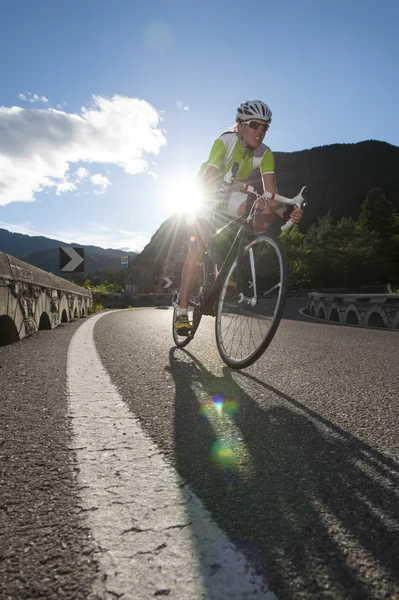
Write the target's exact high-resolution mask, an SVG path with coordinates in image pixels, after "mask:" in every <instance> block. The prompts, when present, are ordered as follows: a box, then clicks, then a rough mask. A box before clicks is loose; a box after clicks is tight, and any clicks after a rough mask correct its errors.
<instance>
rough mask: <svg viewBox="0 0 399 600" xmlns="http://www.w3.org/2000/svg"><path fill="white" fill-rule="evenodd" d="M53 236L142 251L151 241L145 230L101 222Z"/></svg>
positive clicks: (91, 244)
mask: <svg viewBox="0 0 399 600" xmlns="http://www.w3.org/2000/svg"><path fill="white" fill-rule="evenodd" d="M52 237H53V238H55V239H58V240H62V241H63V242H67V243H69V244H71V243H74V242H75V243H79V244H84V245H85V246H100V247H101V248H114V249H116V250H119V249H120V250H126V251H131V252H141V251H142V250H143V248H144V246H145V245H146V244H148V242H149V241H150V236H149V235H147V234H145V233H143V232H137V231H128V230H126V229H112V228H110V227H106V226H104V225H100V224H99V223H88V224H87V226H84V227H79V228H73V229H68V230H64V231H59V232H57V233H55V234H54V235H53V236H52Z"/></svg>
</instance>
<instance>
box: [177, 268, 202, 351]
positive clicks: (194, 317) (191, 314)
mask: <svg viewBox="0 0 399 600" xmlns="http://www.w3.org/2000/svg"><path fill="white" fill-rule="evenodd" d="M204 279H205V266H204V264H203V262H202V263H200V265H199V267H198V270H197V274H196V278H195V282H194V287H193V293H192V295H191V296H190V300H189V302H188V309H187V317H188V320H189V321H190V323H191V325H192V330H191V332H190V333H189V335H179V333H178V331H177V330H176V328H175V320H176V317H177V311H178V310H179V306H180V292H179V291H177V292H175V293H174V294H173V297H172V306H173V321H172V335H173V340H174V342H175V344H176V346H177V347H178V348H184V347H185V346H187V344H189V343H190V342H191V340H192V339H193V337H194V334H195V332H196V331H197V329H198V325H199V324H200V321H201V316H202V314H201V310H200V307H201V295H202V290H203V289H204Z"/></svg>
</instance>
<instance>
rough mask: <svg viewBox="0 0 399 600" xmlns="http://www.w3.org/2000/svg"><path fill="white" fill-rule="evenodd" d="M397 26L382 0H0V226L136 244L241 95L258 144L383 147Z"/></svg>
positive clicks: (398, 133) (392, 98)
mask: <svg viewBox="0 0 399 600" xmlns="http://www.w3.org/2000/svg"><path fill="white" fill-rule="evenodd" d="M398 22H399V3H398V2H397V0H382V1H381V3H379V4H377V3H376V2H375V1H373V2H371V1H369V0H365V1H363V2H362V3H360V2H358V0H346V1H345V2H344V1H341V0H336V1H334V2H331V3H329V4H328V5H327V4H325V3H324V2H321V1H315V0H314V1H313V0H302V1H301V2H297V1H296V0H295V1H294V0H285V1H280V2H274V3H265V2H258V3H255V4H253V3H252V4H251V3H247V2H237V1H235V0H229V1H225V0H217V1H215V0H213V1H212V2H211V1H208V0H203V1H202V2H198V1H197V0H169V1H168V2H167V1H166V0H156V1H153V0H149V1H148V2H136V1H133V0H117V2H110V1H105V0H96V1H95V0H89V1H88V0H80V1H79V2H77V1H74V0H73V1H71V0H68V2H65V3H59V2H54V1H53V0H52V1H49V0H37V1H36V2H32V1H30V0H24V1H22V0H1V1H0V73H1V86H0V227H3V228H5V229H9V230H11V231H18V232H22V233H29V234H31V235H33V234H42V235H46V236H49V237H55V238H57V239H61V240H64V241H67V242H76V243H78V244H91V243H93V244H97V245H101V246H103V247H113V248H127V249H131V250H140V249H141V248H143V246H144V245H145V244H146V243H147V242H148V241H149V239H150V238H151V236H152V235H153V234H154V233H155V231H156V229H157V228H158V227H159V226H160V225H161V223H162V222H163V221H164V220H165V219H166V218H167V217H168V216H170V215H171V214H172V213H173V212H174V211H175V210H180V209H181V207H182V204H183V203H185V204H186V205H187V203H188V202H189V201H190V188H189V181H190V178H193V177H194V176H195V174H196V173H197V171H198V169H199V167H200V165H201V164H202V163H203V162H204V161H205V160H206V159H207V156H208V153H209V150H210V147H211V145H212V143H213V141H214V139H216V138H217V137H218V135H220V133H221V132H222V131H223V130H224V129H225V128H226V127H228V126H230V125H232V124H233V122H234V118H235V110H236V107H237V105H238V104H239V103H241V102H243V101H245V100H248V99H257V98H260V99H262V100H264V101H265V102H267V103H268V105H269V106H270V108H271V109H272V111H273V122H272V126H271V128H270V130H269V131H268V133H267V137H266V139H265V143H267V144H268V145H269V146H270V147H271V148H272V150H276V151H285V152H292V151H295V150H302V149H306V148H312V147H314V146H321V145H325V144H333V143H356V142H359V141H362V140H366V139H376V140H382V141H386V142H389V143H391V144H394V145H396V146H398V145H399V119H398V115H397V113H398V108H397V107H398V103H399V101H398V96H399V69H398V62H399V36H398V35H397V26H398ZM18 107H19V108H18ZM305 184H306V182H304V185H305ZM280 191H281V193H284V190H283V189H282V187H281V186H280Z"/></svg>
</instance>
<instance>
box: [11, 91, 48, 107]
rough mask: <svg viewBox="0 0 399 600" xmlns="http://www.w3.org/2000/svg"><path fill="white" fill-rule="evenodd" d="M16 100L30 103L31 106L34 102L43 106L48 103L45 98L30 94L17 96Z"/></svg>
mask: <svg viewBox="0 0 399 600" xmlns="http://www.w3.org/2000/svg"><path fill="white" fill-rule="evenodd" d="M18 98H19V99H20V100H23V101H24V102H30V103H31V104H33V103H34V102H44V103H45V104H46V103H47V102H48V99H47V98H46V96H38V95H37V94H32V93H31V92H26V93H25V94H18Z"/></svg>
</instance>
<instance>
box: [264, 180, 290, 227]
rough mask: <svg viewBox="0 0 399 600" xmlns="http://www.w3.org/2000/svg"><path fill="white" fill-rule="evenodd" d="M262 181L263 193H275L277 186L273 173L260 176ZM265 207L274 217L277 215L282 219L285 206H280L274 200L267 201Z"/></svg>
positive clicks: (279, 203)
mask: <svg viewBox="0 0 399 600" xmlns="http://www.w3.org/2000/svg"><path fill="white" fill-rule="evenodd" d="M262 181H263V189H264V191H265V192H271V193H272V194H276V193H277V186H276V179H275V177H274V172H273V173H264V174H263V175H262ZM267 205H268V207H269V208H270V210H271V211H272V213H273V214H274V215H278V216H279V217H281V218H283V214H284V211H285V210H286V206H284V204H281V202H277V201H276V200H270V199H268V201H267Z"/></svg>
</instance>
